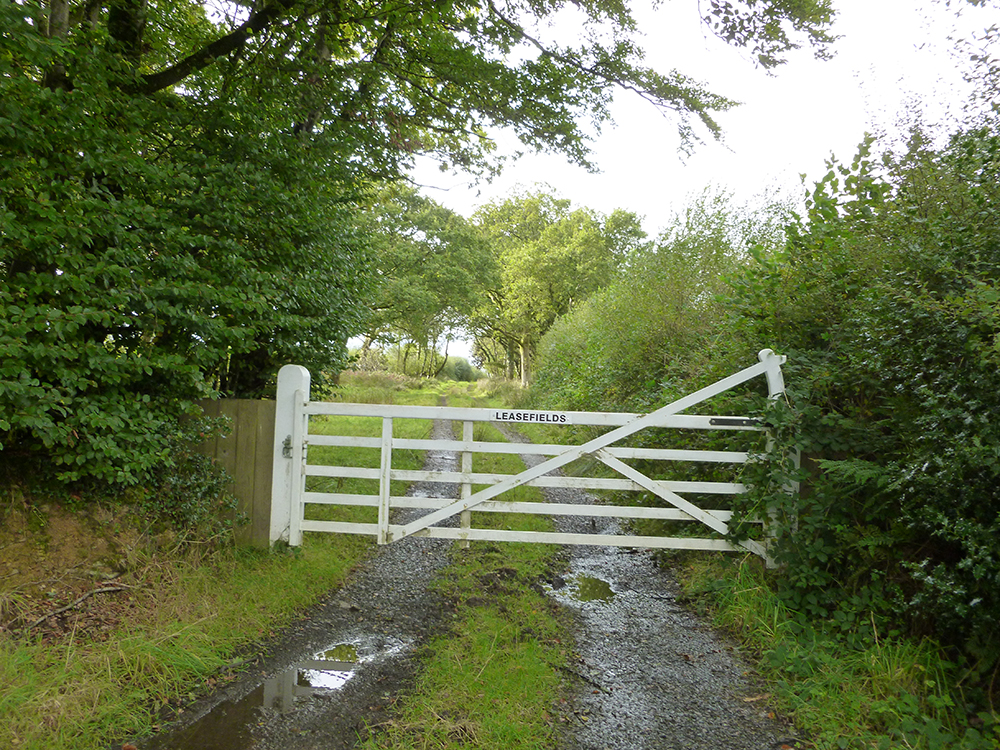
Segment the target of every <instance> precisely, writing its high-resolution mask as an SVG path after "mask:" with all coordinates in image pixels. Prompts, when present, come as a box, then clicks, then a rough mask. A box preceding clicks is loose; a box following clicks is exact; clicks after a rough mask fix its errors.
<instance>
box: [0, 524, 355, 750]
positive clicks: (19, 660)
mask: <svg viewBox="0 0 1000 750" xmlns="http://www.w3.org/2000/svg"><path fill="white" fill-rule="evenodd" d="M368 546H369V545H368V543H367V542H365V541H364V540H360V539H357V538H352V537H337V538H327V539H326V540H311V541H310V544H309V545H308V546H307V547H306V548H305V549H304V550H302V551H301V552H299V553H286V554H277V553H275V554H272V553H259V552H250V551H246V550H230V551H227V552H223V553H218V554H216V555H215V556H213V557H212V558H211V559H210V560H209V561H201V562H198V563H191V562H185V561H183V560H172V561H169V562H162V561H161V562H150V566H151V568H150V571H149V573H148V575H147V579H146V584H147V588H146V589H145V591H144V592H137V593H136V594H135V596H136V597H137V599H138V600H139V602H138V604H139V605H140V606H139V607H138V608H137V609H136V610H135V611H136V612H137V616H136V617H135V618H134V619H132V620H129V621H126V622H124V623H123V624H122V625H121V626H120V627H119V628H118V630H117V632H114V633H112V634H111V635H110V637H109V638H108V639H107V640H106V641H105V642H94V641H85V640H84V639H83V638H82V634H81V638H79V639H75V638H71V639H69V640H68V641H67V642H66V643H58V644H46V643H42V642H40V641H38V640H30V639H29V640H25V639H20V638H15V637H13V636H11V635H10V634H4V635H3V636H0V684H2V685H3V686H4V688H3V691H0V747H9V748H19V749H23V750H50V748H52V747H59V748H65V749H66V750H73V749H75V748H80V750H92V748H94V747H101V746H106V745H108V744H110V743H112V742H121V741H123V740H124V739H126V738H129V737H132V736H135V735H137V734H143V733H145V732H148V731H149V730H150V729H151V727H152V722H153V719H152V714H151V712H150V711H151V709H155V708H156V707H157V706H159V705H161V704H163V703H165V702H166V701H168V700H170V699H175V698H178V697H186V696H189V694H190V693H192V691H197V690H199V685H204V684H205V681H206V680H208V679H209V678H210V677H217V678H221V679H224V678H225V668H226V666H227V664H228V663H229V662H230V661H231V660H232V659H233V658H234V657H235V656H236V654H237V653H238V651H239V650H240V649H241V648H244V647H245V646H246V645H247V644H248V643H251V642H254V641H258V640H262V639H264V638H266V637H267V636H268V635H270V634H272V633H273V631H274V630H275V629H276V628H279V627H281V626H283V625H285V624H287V623H288V622H290V621H291V620H292V619H293V618H294V616H295V615H296V613H297V612H300V611H301V610H302V609H303V608H305V607H307V606H309V605H310V604H312V603H314V602H315V601H316V600H318V599H319V598H320V597H321V596H323V595H324V594H325V593H327V592H328V591H329V590H330V589H331V588H333V587H336V586H337V585H338V584H339V583H340V582H341V581H343V580H344V578H345V577H346V576H347V574H348V573H349V572H350V570H351V569H352V568H353V566H354V565H355V564H356V563H357V561H358V560H359V559H361V558H362V557H363V556H364V555H365V553H366V550H367V549H368Z"/></svg>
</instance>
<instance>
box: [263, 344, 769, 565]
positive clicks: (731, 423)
mask: <svg viewBox="0 0 1000 750" xmlns="http://www.w3.org/2000/svg"><path fill="white" fill-rule="evenodd" d="M759 359H760V363H759V364H757V365H754V366H752V367H748V368H746V369H745V370H742V371H741V372H739V373H736V374H734V375H732V376H730V377H729V378H724V379H723V380H721V381H719V382H718V383H715V384H713V385H711V386H708V387H706V388H703V389H701V390H700V391H697V392H695V393H694V394H691V395H689V396H687V397H685V398H683V399H679V400H678V401H675V402H673V403H672V404H668V405H667V406H665V407H663V408H661V409H660V410H657V411H655V412H652V413H650V414H645V415H636V414H628V413H608V412H553V411H530V410H512V409H483V408H460V407H424V406H395V405H381V404H348V403H337V402H314V401H310V400H309V373H308V371H307V370H305V369H304V368H301V367H298V366H295V365H288V366H286V367H284V368H282V371H281V375H279V394H278V424H277V426H276V430H275V459H274V460H275V482H274V492H273V499H272V509H274V510H273V512H272V523H271V534H272V541H276V540H278V539H285V540H287V541H288V543H289V544H291V545H298V544H301V541H302V533H303V532H305V531H310V532H335V533H352V534H365V535H371V536H374V537H376V538H377V539H378V541H379V543H389V542H391V541H394V540H396V539H400V538H403V537H405V536H417V537H430V538H438V539H458V540H477V539H481V540H493V541H535V542H542V543H553V544H599V545H608V546H641V547H650V548H661V549H700V550H726V551H750V552H752V553H754V554H757V555H760V556H761V557H764V558H765V559H767V550H766V539H765V540H753V539H750V540H744V541H740V542H737V543H735V544H733V543H731V542H730V541H729V540H728V539H726V538H724V537H725V536H726V534H727V533H728V526H727V524H728V523H729V521H730V520H731V519H732V517H733V513H732V511H731V510H728V509H718V508H702V507H699V506H697V505H695V504H694V503H692V502H691V501H689V500H688V499H686V498H685V497H683V496H682V495H713V496H726V495H739V494H742V493H744V492H746V489H747V488H746V486H745V485H743V484H742V483H740V482H738V481H733V482H723V481H691V480H664V479H653V478H651V477H649V476H646V475H645V474H643V473H641V472H639V471H638V470H636V469H634V468H633V467H632V466H631V465H629V464H627V463H626V461H630V460H642V461H656V462H685V463H692V462H693V463H705V464H729V465H733V466H739V465H741V464H745V463H747V461H749V460H750V459H751V453H750V452H749V451H746V450H725V451H712V450H691V449H673V448H634V447H629V446H622V445H615V444H614V443H615V442H617V441H619V440H621V439H623V438H625V437H628V436H629V435H631V434H634V433H635V432H638V431H639V430H643V429H649V428H667V429H672V430H721V431H732V432H757V433H759V432H762V431H763V430H764V428H763V426H761V425H759V424H758V423H757V422H756V421H755V420H753V419H750V418H747V417H742V416H713V415H700V414H679V413H677V412H679V411H681V410H683V409H687V408H690V407H691V406H694V405H695V404H698V403H700V402H701V401H704V400H706V399H707V398H710V397H711V396H713V395H717V394H718V393H721V392H723V391H725V390H728V389H729V388H732V387H733V386H734V385H738V384H740V383H743V382H746V381H747V380H750V379H751V378H754V377H757V376H758V375H764V376H766V378H767V385H768V394H769V395H770V397H772V398H777V397H778V396H779V395H780V394H781V393H782V392H783V390H784V383H783V380H782V377H781V370H780V367H781V364H783V363H784V361H785V358H784V357H779V356H777V355H775V354H774V353H773V352H771V351H770V350H764V351H762V352H761V353H760V356H759ZM318 416H331V417H336V416H346V417H369V418H373V419H381V420H382V429H381V437H362V436H347V435H323V434H315V433H310V430H309V420H310V418H312V417H318ZM400 419H421V420H450V421H452V422H457V423H460V424H461V425H462V438H461V439H454V438H450V439H444V440H434V439H414V438H402V437H395V436H394V420H400ZM477 422H492V423H506V424H513V425H514V426H516V425H517V424H528V423H545V424H552V425H569V424H573V425H588V426H597V427H609V428H614V429H612V430H610V431H609V432H607V433H605V434H604V435H601V436H599V437H598V438H595V439H593V440H590V441H588V442H587V443H584V444H583V445H580V446H567V445H557V444H529V443H506V442H492V441H484V440H474V439H473V429H472V428H473V425H474V424H475V423H477ZM309 446H323V447H330V448H338V447H340V448H360V449H366V450H371V451H372V452H373V454H374V453H375V452H377V455H379V456H380V458H379V460H378V465H377V466H374V465H366V466H332V465H317V464H311V463H309V461H308V447H309ZM398 450H414V451H443V452H448V453H452V454H456V455H457V456H459V457H461V467H460V468H458V469H456V470H433V471H428V470H415V469H400V468H394V467H393V460H392V456H393V452H394V451H398ZM479 454H518V455H534V456H538V457H540V458H542V459H543V460H542V462H541V464H537V465H535V466H533V467H530V468H528V469H526V470H524V471H522V472H520V473H519V474H516V475H507V474H498V473H494V472H483V471H478V472H477V471H473V462H474V460H475V456H476V455H479ZM582 456H590V457H592V458H594V459H597V460H598V461H600V462H601V463H603V464H604V465H605V466H607V467H609V468H611V469H612V470H613V471H614V472H615V473H616V474H617V476H615V477H611V478H608V477H576V476H562V475H561V474H556V473H552V472H554V471H556V470H557V469H558V468H559V467H561V466H564V465H566V464H567V463H569V462H570V461H572V460H574V459H575V458H580V457H582ZM371 463H372V464H374V463H375V462H374V461H372V462H371ZM309 477H318V478H319V477H321V478H326V479H333V480H364V481H368V482H371V483H372V484H373V485H374V484H375V483H377V486H378V492H377V493H376V492H373V493H371V494H363V493H358V492H336V491H315V490H308V489H307V487H306V480H307V478H309ZM393 481H402V482H420V483H425V484H427V485H429V486H437V485H446V486H448V487H450V488H453V487H454V486H455V485H458V487H459V488H460V494H461V497H460V498H458V499H456V498H455V497H452V496H447V495H446V494H444V493H443V492H442V493H441V494H440V495H439V496H433V495H434V493H430V494H431V495H432V496H429V497H410V496H400V495H394V494H392V491H391V487H392V484H391V483H392V482H393ZM522 485H527V486H533V487H541V488H571V489H582V490H596V491H643V492H649V493H651V494H653V495H655V496H658V497H659V498H661V500H663V501H664V502H665V503H666V506H665V507H628V506H613V505H576V504H570V503H530V502H507V501H502V500H497V499H495V498H496V497H497V496H499V495H500V494H502V493H503V492H505V491H507V490H510V489H512V488H514V487H517V486H522ZM310 505H311V506H320V505H327V506H338V505H340V506H358V507H368V508H377V509H378V522H377V523H354V522H344V521H321V520H311V519H307V518H306V517H305V510H306V507H307V506H310ZM397 508H398V509H404V508H405V509H410V510H411V511H413V510H422V511H428V512H426V513H424V515H423V516H422V517H421V518H419V519H418V520H416V521H409V522H408V523H394V522H393V521H392V520H391V518H390V511H392V510H394V509H397ZM470 510H475V511H476V512H484V513H528V514H544V515H547V516H569V517H579V516H586V517H591V518H620V519H626V520H628V519H632V520H634V519H659V520H666V521H689V522H696V523H701V524H704V525H705V526H707V527H708V528H710V529H712V531H713V532H715V534H716V535H717V536H716V537H712V538H694V537H659V536H634V535H613V536H612V535H607V534H596V533H594V534H568V533H560V532H519V531H511V530H504V529H477V528H472V527H471V525H470V523H469V511H470ZM456 515H458V516H460V517H461V519H462V523H461V526H459V527H452V526H442V525H440V523H441V522H442V521H444V520H446V519H448V518H450V517H452V516H456ZM746 520H747V519H744V521H746ZM753 522H755V523H758V524H764V525H765V526H766V524H767V522H768V518H767V516H766V515H765V516H762V517H761V518H759V519H756V521H753ZM765 536H766V535H765Z"/></svg>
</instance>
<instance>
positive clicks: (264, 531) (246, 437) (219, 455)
mask: <svg viewBox="0 0 1000 750" xmlns="http://www.w3.org/2000/svg"><path fill="white" fill-rule="evenodd" d="M199 405H200V406H201V408H202V409H203V410H204V412H205V416H208V417H227V418H228V419H229V420H230V424H231V427H230V430H229V431H228V432H227V433H226V434H225V435H220V436H217V437H216V438H214V439H213V440H208V441H206V442H205V443H204V444H203V445H202V447H201V450H202V452H203V453H205V454H206V455H208V456H212V457H214V458H215V460H216V461H218V462H219V465H221V466H222V468H223V469H225V470H226V472H228V473H229V475H230V476H231V477H232V478H233V488H232V489H233V494H234V495H235V496H236V498H237V499H238V500H239V507H240V511H241V512H242V513H243V514H245V515H246V517H247V519H248V523H247V524H246V525H245V526H242V527H240V529H238V531H237V536H236V538H237V541H238V542H240V543H242V544H252V545H254V546H260V547H266V546H268V544H270V539H269V535H270V522H271V473H272V465H273V456H272V454H273V452H274V414H275V402H274V401H256V400H250V399H221V400H218V401H201V402H199Z"/></svg>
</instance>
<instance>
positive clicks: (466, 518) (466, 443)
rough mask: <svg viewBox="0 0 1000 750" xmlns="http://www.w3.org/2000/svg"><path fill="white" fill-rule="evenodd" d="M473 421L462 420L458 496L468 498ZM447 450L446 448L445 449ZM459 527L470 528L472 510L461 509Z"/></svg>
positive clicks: (466, 541)
mask: <svg viewBox="0 0 1000 750" xmlns="http://www.w3.org/2000/svg"><path fill="white" fill-rule="evenodd" d="M474 426H475V423H474V422H469V421H465V422H462V452H461V453H460V454H459V455H461V457H462V466H461V469H462V483H461V485H460V486H459V496H460V497H461V498H462V499H464V500H468V499H469V498H470V497H471V496H472V479H471V477H472V444H473V440H472V438H473V427H474ZM445 450H447V449H445ZM458 525H459V527H460V528H461V529H463V530H464V531H468V530H469V529H471V528H472V511H469V510H463V511H462V514H461V516H460V518H459V524H458ZM468 548H469V541H468V540H465V541H463V542H462V549H468Z"/></svg>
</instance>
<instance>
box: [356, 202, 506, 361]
mask: <svg viewBox="0 0 1000 750" xmlns="http://www.w3.org/2000/svg"><path fill="white" fill-rule="evenodd" d="M363 221H364V231H365V232H366V233H367V234H368V236H369V237H370V240H371V243H372V250H373V258H374V264H375V272H376V285H377V288H376V292H375V296H374V299H373V300H372V302H371V315H370V317H369V320H368V323H367V325H366V327H365V334H364V336H365V345H364V348H365V349H367V348H368V347H369V346H371V345H372V344H373V343H376V342H378V343H382V344H406V343H411V344H413V345H414V346H415V347H416V348H417V350H418V355H423V354H427V355H428V356H427V357H422V360H425V361H426V364H427V367H426V368H425V369H426V370H427V371H424V372H421V373H420V374H422V375H429V376H433V375H436V374H437V371H438V370H439V369H440V368H441V367H443V365H444V362H445V361H446V357H447V355H445V357H444V358H438V357H437V355H436V350H437V348H438V345H439V344H440V342H441V341H442V340H445V341H447V340H448V338H449V337H451V336H453V335H454V334H455V333H456V331H457V330H458V329H460V328H461V327H462V326H463V325H464V324H465V321H466V320H467V318H468V316H469V315H470V314H471V312H472V310H473V309H474V307H475V305H476V303H477V300H478V299H479V297H480V294H481V291H482V289H483V288H484V287H486V286H488V284H489V280H490V279H491V278H492V277H493V276H494V268H493V258H492V257H491V256H490V255H489V253H488V252H487V249H486V243H485V242H484V240H483V237H482V235H481V234H480V233H479V232H478V230H477V229H476V228H474V227H473V226H471V225H470V224H469V223H468V222H467V221H466V220H465V219H464V218H463V217H461V216H460V215H458V214H456V213H454V212H453V211H450V210H448V209H447V208H444V207H443V206H441V205H439V204H437V203H435V202H434V201H432V200H430V199H428V198H425V197H423V196H421V195H420V194H418V193H417V191H416V190H415V189H414V188H412V187H406V186H403V185H401V184H394V185H390V186H388V187H386V188H384V189H383V190H381V191H379V193H378V194H377V195H376V196H375V198H374V200H373V201H372V203H371V204H370V207H369V208H368V210H367V211H366V212H365V216H364V219H363Z"/></svg>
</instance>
